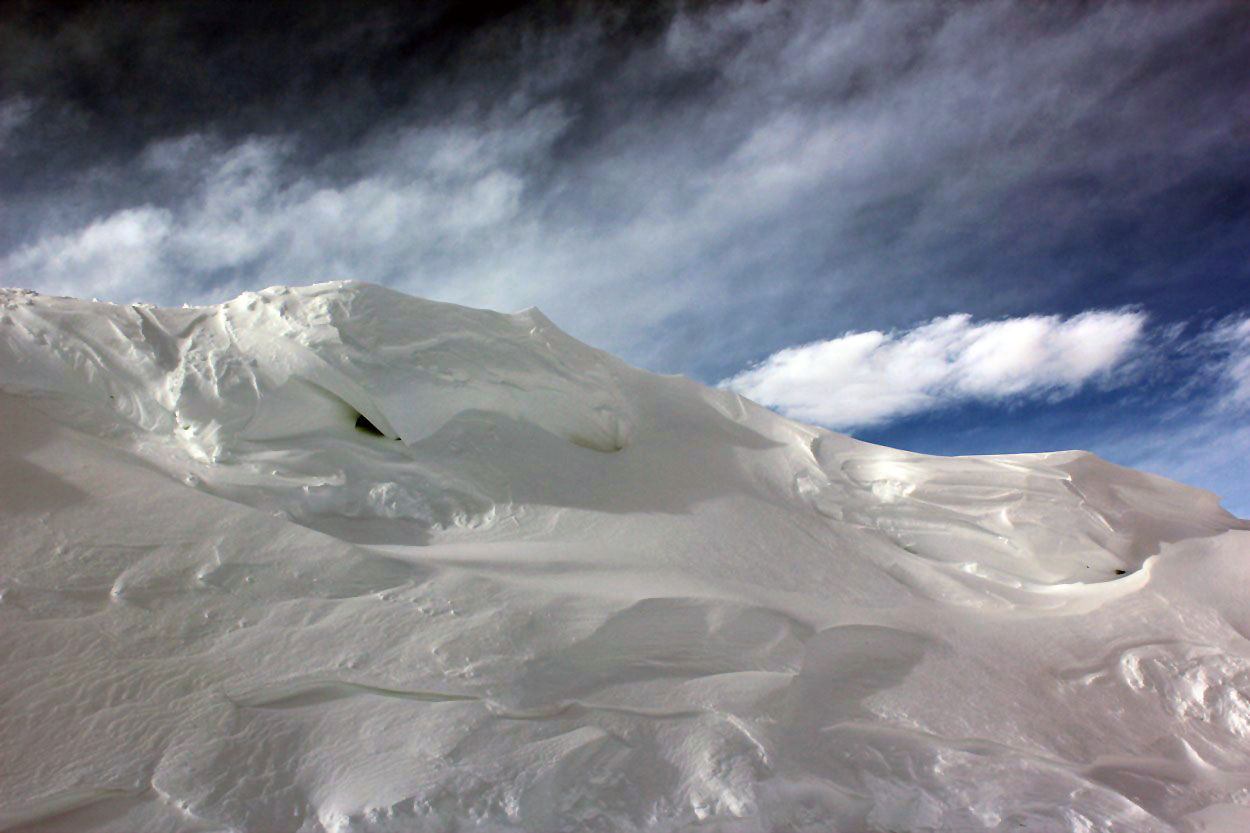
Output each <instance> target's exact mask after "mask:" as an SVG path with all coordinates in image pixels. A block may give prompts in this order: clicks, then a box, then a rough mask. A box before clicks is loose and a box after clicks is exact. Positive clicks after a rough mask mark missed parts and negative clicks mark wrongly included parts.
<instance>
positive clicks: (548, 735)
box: [0, 283, 1250, 833]
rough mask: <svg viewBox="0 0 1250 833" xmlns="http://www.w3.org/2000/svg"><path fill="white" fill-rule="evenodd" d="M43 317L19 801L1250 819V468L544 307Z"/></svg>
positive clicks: (548, 823)
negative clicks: (890, 400)
mask: <svg viewBox="0 0 1250 833" xmlns="http://www.w3.org/2000/svg"><path fill="white" fill-rule="evenodd" d="M0 300H2V302H3V308H2V309H0V426H2V434H0V465H2V466H3V477H2V478H0V558H2V559H3V562H2V564H3V567H2V569H0V649H2V651H3V653H2V654H0V656H2V663H3V664H2V666H0V703H3V707H2V709H0V733H2V737H3V739H4V740H3V745H2V746H0V756H2V757H0V781H2V782H3V788H2V789H0V828H4V829H16V830H30V831H33V830H38V831H54V830H63V831H82V830H108V831H169V830H195V831H209V830H213V831H217V830H241V831H296V830H298V831H301V833H313V831H417V830H419V831H426V830H429V831H463V830H486V831H502V830H529V831H564V830H567V831H581V830H595V831H618V830H619V831H627V830H642V829H646V830H686V829H697V830H701V831H702V830H714V831H743V832H744V833H745V831H752V832H753V833H754V832H756V831H760V832H762V831H822V832H823V831H832V830H840V831H896V832H901V831H924V830H954V831H974V830H997V831H1133V833H1136V832H1137V831H1169V830H1193V831H1199V830H1213V831H1232V830H1241V829H1250V641H1247V640H1248V639H1250V605H1248V604H1247V601H1246V600H1247V598H1250V595H1248V590H1247V588H1248V587H1250V558H1248V557H1247V556H1250V533H1248V532H1247V530H1248V529H1250V525H1248V524H1247V523H1246V522H1244V521H1239V520H1237V519H1236V518H1234V517H1233V516H1232V515H1230V514H1228V513H1227V512H1225V511H1224V510H1223V509H1221V507H1220V505H1219V500H1218V498H1217V497H1216V496H1214V495H1212V494H1209V493H1207V492H1204V491H1200V490H1197V489H1193V488H1190V487H1186V486H1182V485H1179V484H1176V483H1173V482H1170V481H1167V480H1164V479H1162V478H1159V477H1155V476H1152V475H1148V474H1142V473H1139V472H1135V471H1132V470H1129V469H1124V468H1119V467H1117V466H1114V465H1111V464H1109V463H1106V462H1103V461H1101V460H1099V459H1097V458H1095V457H1093V456H1092V455H1089V454H1086V453H1083V452H1079V451H1059V452H1054V453H1050V454H1029V455H1010V456H997V457H962V458H942V457H927V456H922V455H917V454H911V453H907V452H902V451H895V450H892V449H889V448H884V447H880V446H874V445H870V444H867V443H863V442H860V441H857V440H854V439H851V438H848V437H845V436H842V435H839V434H835V433H832V432H829V431H826V430H822V429H817V428H812V427H809V426H805V425H801V424H799V423H796V422H792V421H790V420H788V419H785V418H783V417H781V416H779V415H777V414H775V413H773V412H772V411H769V410H767V409H765V408H763V407H761V406H758V405H756V404H754V403H752V402H750V401H748V400H746V399H743V398H741V397H740V396H738V395H737V394H735V393H732V392H730V391H727V390H717V389H711V388H707V387H703V386H701V385H698V384H695V383H694V382H691V381H689V380H687V379H684V378H681V377H667V376H657V375H654V374H651V373H646V372H643V371H640V370H637V369H634V368H632V367H630V366H628V365H626V364H625V363H624V362H622V361H619V360H617V359H615V358H613V357H612V356H610V355H607V354H605V353H602V352H600V351H598V350H594V349H592V348H590V347H587V346H586V345H584V344H582V343H580V342H578V341H576V340H574V339H572V338H571V337H569V336H568V335H566V334H564V333H563V332H561V331H560V330H559V329H558V328H557V327H556V326H555V325H554V324H552V323H551V322H550V321H548V320H547V319H546V318H545V317H544V316H543V315H542V314H541V313H539V312H538V311H537V310H529V311H526V312H521V313H517V314H514V315H501V314H498V313H494V312H487V311H481V310H474V309H468V308H464V307H459V306H454V305H450V304H442V303H434V302H429V301H422V300H418V299H415V298H410V297H407V296H404V295H401V294H398V293H395V292H392V291H390V290H386V289H382V288H380V287H376V286H371V285H368V284H358V283H329V284H319V285H316V286H312V287H306V288H298V289H285V288H271V289H268V290H265V291H263V292H259V293H247V294H245V295H243V296H240V297H239V298H238V299H236V300H234V301H231V302H229V303H227V304H223V305H221V306H219V307H200V308H184V309H157V308H154V307H147V306H141V305H140V306H117V305H109V304H103V303H91V302H86V301H79V300H73V299H68V298H53V297H48V296H44V295H39V294H36V293H33V292H27V291H22V290H4V291H3V293H0ZM846 409H848V410H853V408H851V406H849V405H848V406H847V408H846Z"/></svg>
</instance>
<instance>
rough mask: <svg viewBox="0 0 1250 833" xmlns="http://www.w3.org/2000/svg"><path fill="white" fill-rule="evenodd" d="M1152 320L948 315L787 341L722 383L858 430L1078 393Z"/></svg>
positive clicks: (1107, 314)
mask: <svg viewBox="0 0 1250 833" xmlns="http://www.w3.org/2000/svg"><path fill="white" fill-rule="evenodd" d="M1145 324H1146V316H1145V315H1144V314H1142V313H1140V312H1137V311H1133V310H1113V311H1090V312H1085V313H1081V314H1080V315H1077V316H1073V317H1071V318H1061V317H1059V316H1055V315H1051V316H1027V317H1022V318H1009V319H1006V320H1003V321H987V322H974V321H973V320H972V317H971V316H969V315H966V314H961V315H950V316H946V317H944V318H936V319H934V320H932V321H930V322H928V323H926V324H923V325H921V326H919V327H916V328H914V329H911V330H907V331H903V332H891V333H885V332H879V331H875V330H874V331H869V332H857V333H847V334H846V335H844V336H841V337H839V338H834V339H830V340H828V341H818V342H813V343H811V344H805V345H802V346H799V347H789V348H786V349H784V350H780V351H778V352H776V353H774V354H773V355H771V356H769V357H768V358H767V359H765V360H764V361H763V362H761V363H760V364H758V365H756V366H754V367H752V368H750V369H749V370H746V371H744V372H742V373H739V374H738V375H736V376H734V377H732V378H730V379H726V380H725V381H723V382H722V383H721V384H722V385H723V386H725V387H729V388H731V389H733V390H736V391H738V392H739V393H742V394H743V395H745V396H748V397H750V398H752V399H755V400H756V401H758V402H761V403H763V404H765V405H768V406H770V407H775V408H777V409H778V410H780V411H782V412H783V413H785V414H786V415H788V416H791V417H793V418H795V419H800V420H803V421H806V422H815V423H820V424H822V425H829V426H833V427H838V428H852V427H860V426H867V425H872V424H876V423H881V422H885V421H887V420H890V419H893V418H896V417H901V416H906V415H908V414H914V413H918V412H920V411H925V410H929V409H933V408H940V407H944V406H948V405H953V404H958V403H961V402H969V401H1000V400H1005V399H1010V398H1015V397H1048V398H1055V397H1065V396H1070V395H1072V394H1074V393H1075V392H1076V391H1077V390H1078V389H1080V388H1081V387H1082V386H1083V385H1085V384H1087V383H1090V382H1095V381H1108V380H1110V379H1111V377H1112V374H1113V372H1114V371H1116V370H1117V369H1122V368H1124V367H1126V365H1127V363H1128V360H1129V359H1130V358H1131V357H1132V356H1133V354H1134V353H1135V351H1136V350H1137V349H1138V348H1139V347H1140V346H1141V344H1142V342H1143V335H1144V328H1145Z"/></svg>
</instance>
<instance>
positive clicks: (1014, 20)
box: [0, 0, 1250, 517]
mask: <svg viewBox="0 0 1250 833" xmlns="http://www.w3.org/2000/svg"><path fill="white" fill-rule="evenodd" d="M1247 78H1250V4H1246V3H1243V2H1240V0H1219V2H1204V0H1187V2H1183V3H1182V2H1154V3H1151V2H1081V3H1077V2H1071V3H1065V2H1047V3H1038V2H1023V0H1014V1H1012V2H1008V0H988V2H977V3H972V2H952V1H951V0H915V1H914V2H909V0H864V2H835V1H834V0H829V2H824V1H822V2H816V0H793V2H754V1H753V2H745V3H742V2H739V3H722V2H689V3H668V2H624V1H623V0H617V2H608V1H607V0H601V1H600V2H595V3H575V2H519V0H518V1H517V2H504V3H473V2H459V3H456V2H426V3H421V4H410V3H398V2H395V3H384V2H361V3H330V2H317V0H307V1H306V2H282V0H277V1H276V2H270V3H214V2H197V3H194V4H190V3H186V4H181V3H168V4H158V3H139V2H131V3H127V2H121V1H120V0H117V1H115V2H94V3H93V2H73V3H57V2H49V1H48V0H29V1H28V2H10V3H8V4H5V5H4V6H3V10H2V11H0V284H3V285H9V286H22V287H27V288H31V289H36V290H39V291H41V292H47V293H53V294H65V295H74V296H78V297H96V298H101V299H106V300H110V301H115V302H121V303H129V302H134V301H144V302H149V303H157V304H163V305H179V304H183V303H210V302H219V301H223V300H227V299H229V298H231V297H234V296H235V295H237V294H239V293H240V292H242V291H245V290H254V289H259V288H263V287H265V286H270V285H275V284H287V285H297V284H307V283H314V282H317V281H324V280H337V279H347V278H352V279H358V280H364V281H370V282H374V283H379V284H383V285H386V286H390V287H393V288H396V289H399V290H402V291H405V292H409V293H412V294H415V295H420V296H423V297H428V298H434V299H437V300H444V301H453V302H456V303H461V304H467V305H471V306H476V307H489V308H493V309H499V310H505V311H512V310H518V309H522V308H525V307H529V306H538V307H540V308H541V309H542V310H543V311H544V312H545V313H546V314H547V315H548V316H549V317H550V318H552V319H553V320H554V321H555V322H556V323H557V324H559V325H560V326H561V327H562V328H563V329H565V330H567V331H568V332H570V333H571V334H573V335H575V336H577V337H578V338H581V339H582V340H584V341H587V342H589V343H591V344H593V345H595V346H597V347H602V348H604V349H606V350H609V351H611V352H613V353H616V354H617V355H620V356H622V357H624V358H625V359H627V360H629V361H630V362H632V363H634V364H636V365H639V366H641V367H645V368H647V369H650V370H655V371H658V372H664V373H682V374H686V375H688V376H691V377H692V378H695V379H698V380H699V381H702V382H705V383H707V384H711V385H721V386H724V387H729V388H732V389H735V390H738V391H739V392H741V393H743V394H744V395H747V396H749V397H751V398H753V399H756V400H757V401H759V402H762V403H764V404H766V405H768V406H770V407H773V408H776V409H777V410H778V411H780V412H782V413H785V414H787V415H789V416H793V417H795V418H798V419H802V420H805V421H809V422H815V423H818V424H822V425H826V426H829V427H832V428H835V429H837V430H841V431H845V432H848V433H852V434H854V435H855V436H858V437H861V438H863V439H866V440H869V441H872V442H878V443H883V444H887V445H892V446H897V447H902V448H908V449H912V450H916V451H922V452H926V453H936V454H969V453H1004V452H1017V451H1045V450H1054V449H1066V448H1085V449H1089V450H1092V451H1095V452H1097V453H1099V454H1101V455H1103V456H1105V457H1107V458H1108V459H1111V460H1113V461H1115V462H1118V463H1122V464H1125V465H1131V466H1135V467H1138V468H1144V469H1146V470H1149V471H1154V472H1158V473H1161V474H1165V475H1167V476H1169V477H1174V478H1177V479H1180V480H1182V481H1184V482H1187V483H1191V484H1194V485H1198V486H1202V487H1204V488H1208V489H1211V490H1213V491H1215V492H1217V493H1218V494H1220V495H1221V496H1222V497H1223V498H1224V503H1225V506H1226V507H1228V508H1229V509H1230V510H1232V511H1234V512H1236V513H1238V514H1240V515H1242V516H1243V517H1244V516H1250V464H1247V462H1246V461H1247V459H1248V458H1250V84H1247V83H1246V79H1247Z"/></svg>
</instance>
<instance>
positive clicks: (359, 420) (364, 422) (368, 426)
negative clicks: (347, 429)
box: [356, 414, 386, 437]
mask: <svg viewBox="0 0 1250 833" xmlns="http://www.w3.org/2000/svg"><path fill="white" fill-rule="evenodd" d="M356 428H357V429H359V430H361V431H364V432H365V433H366V434H372V435H373V436H375V437H385V436H386V435H385V434H383V433H382V432H381V431H379V430H378V427H377V426H376V425H374V424H373V423H372V422H370V421H369V419H368V417H366V416H365V415H364V414H356Z"/></svg>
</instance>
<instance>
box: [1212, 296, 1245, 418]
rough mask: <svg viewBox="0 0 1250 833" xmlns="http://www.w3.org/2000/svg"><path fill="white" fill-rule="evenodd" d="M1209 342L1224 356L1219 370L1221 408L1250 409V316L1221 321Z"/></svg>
mask: <svg viewBox="0 0 1250 833" xmlns="http://www.w3.org/2000/svg"><path fill="white" fill-rule="evenodd" d="M1208 342H1209V344H1210V345H1211V347H1213V348H1214V349H1215V350H1217V351H1219V352H1221V353H1223V354H1224V358H1223V361H1222V362H1221V365H1220V368H1219V375H1220V377H1221V378H1220V382H1221V383H1222V387H1223V390H1222V391H1221V393H1222V396H1221V400H1220V403H1219V404H1220V406H1221V407H1222V408H1225V409H1242V408H1250V317H1245V318H1233V319H1229V320H1226V321H1223V322H1221V323H1220V324H1218V325H1217V326H1216V327H1215V328H1214V329H1213V330H1212V331H1211V333H1210V335H1209V337H1208Z"/></svg>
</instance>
